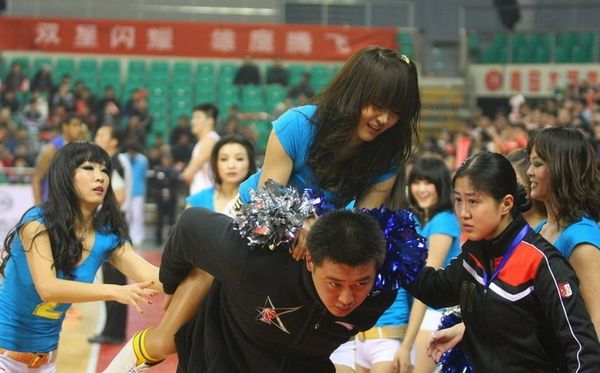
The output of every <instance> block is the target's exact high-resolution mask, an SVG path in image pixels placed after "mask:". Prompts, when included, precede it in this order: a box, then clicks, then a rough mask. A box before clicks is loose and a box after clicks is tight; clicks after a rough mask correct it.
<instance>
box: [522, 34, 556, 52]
mask: <svg viewBox="0 0 600 373" xmlns="http://www.w3.org/2000/svg"><path fill="white" fill-rule="evenodd" d="M553 38H554V37H553V36H552V34H544V33H532V34H527V35H526V41H527V45H528V46H530V47H532V48H536V47H539V46H544V47H546V48H549V49H551V47H552V44H553Z"/></svg>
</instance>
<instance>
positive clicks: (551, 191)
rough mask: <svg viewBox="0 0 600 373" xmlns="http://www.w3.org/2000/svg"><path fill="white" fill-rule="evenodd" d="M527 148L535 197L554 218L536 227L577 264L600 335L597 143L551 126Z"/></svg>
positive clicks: (584, 293) (570, 130)
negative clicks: (595, 146)
mask: <svg viewBox="0 0 600 373" xmlns="http://www.w3.org/2000/svg"><path fill="white" fill-rule="evenodd" d="M527 149H528V151H529V156H530V159H531V165H530V166H529V169H528V174H529V177H530V180H531V197H532V198H533V199H536V200H540V201H543V202H544V204H545V205H546V210H547V213H548V219H547V220H542V221H541V222H540V223H539V224H538V225H537V226H536V227H534V229H535V231H536V232H539V233H540V234H541V235H542V236H543V237H544V238H545V239H546V240H548V241H549V242H550V243H552V244H553V245H554V246H555V247H556V248H557V249H558V250H559V251H560V252H561V253H562V254H563V256H564V257H565V258H567V260H568V261H569V263H570V264H571V265H572V266H573V268H574V269H575V272H576V273H577V277H579V280H580V287H581V294H582V296H583V300H584V301H585V305H586V308H587V310H588V312H589V314H590V317H591V319H592V322H593V323H594V328H595V329H596V333H597V334H598V335H600V285H599V284H600V228H598V221H599V220H600V170H599V168H598V159H597V157H596V154H595V152H594V149H593V147H592V145H591V143H590V142H589V141H588V140H586V138H585V137H584V136H583V134H582V133H581V132H579V131H578V130H576V129H574V128H565V127H554V128H546V129H544V130H541V131H540V132H538V133H536V134H535V135H534V136H533V137H532V138H531V140H530V142H529V144H528V146H527Z"/></svg>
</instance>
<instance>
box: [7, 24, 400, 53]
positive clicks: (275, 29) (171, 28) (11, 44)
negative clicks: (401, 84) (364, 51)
mask: <svg viewBox="0 0 600 373" xmlns="http://www.w3.org/2000/svg"><path fill="white" fill-rule="evenodd" d="M375 44H376V45H379V46H382V47H387V48H391V49H396V48H397V43H396V30H395V29H393V28H367V27H347V26H312V25H310V26H309V25H266V24H230V23H219V24H209V23H195V22H194V23H192V22H174V21H129V20H104V19H95V20H93V19H55V18H47V19H46V18H43V19H42V18H13V17H0V49H1V50H15V51H36V52H69V53H94V54H118V55H128V54H131V55H151V56H182V57H200V58H204V57H209V58H239V57H242V56H244V55H245V54H248V53H249V54H251V55H252V56H253V57H255V58H271V57H273V56H276V55H278V56H281V57H282V58H284V59H287V60H323V61H341V60H345V59H347V58H348V57H349V56H350V55H351V54H352V53H353V52H355V51H356V50H358V49H361V48H363V47H366V46H369V45H375Z"/></svg>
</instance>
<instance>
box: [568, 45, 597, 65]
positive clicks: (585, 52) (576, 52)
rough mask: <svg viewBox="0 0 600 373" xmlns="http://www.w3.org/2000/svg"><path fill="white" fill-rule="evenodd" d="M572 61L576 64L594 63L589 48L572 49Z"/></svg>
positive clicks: (578, 46)
mask: <svg viewBox="0 0 600 373" xmlns="http://www.w3.org/2000/svg"><path fill="white" fill-rule="evenodd" d="M571 61H572V62H576V63H586V62H592V54H591V50H590V49H589V48H586V47H584V46H580V45H574V46H573V47H572V48H571Z"/></svg>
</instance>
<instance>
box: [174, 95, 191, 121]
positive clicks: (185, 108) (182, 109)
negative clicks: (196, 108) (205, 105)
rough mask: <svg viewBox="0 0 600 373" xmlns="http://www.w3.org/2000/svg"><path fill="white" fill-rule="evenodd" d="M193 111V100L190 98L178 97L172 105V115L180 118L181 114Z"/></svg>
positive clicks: (188, 113)
mask: <svg viewBox="0 0 600 373" xmlns="http://www.w3.org/2000/svg"><path fill="white" fill-rule="evenodd" d="M191 111H192V101H191V100H189V99H183V98H182V99H177V100H174V101H173V104H172V106H171V117H172V118H179V117H180V116H181V115H190V113H191Z"/></svg>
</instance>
